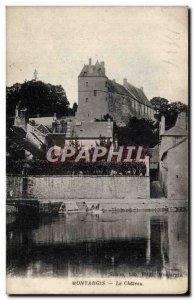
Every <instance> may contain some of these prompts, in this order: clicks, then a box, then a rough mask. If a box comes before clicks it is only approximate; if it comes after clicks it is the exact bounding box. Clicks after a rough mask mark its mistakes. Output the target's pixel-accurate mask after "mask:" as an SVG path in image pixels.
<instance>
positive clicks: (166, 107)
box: [150, 97, 188, 129]
mask: <svg viewBox="0 0 194 300" xmlns="http://www.w3.org/2000/svg"><path fill="white" fill-rule="evenodd" d="M150 102H151V104H152V105H153V106H154V108H155V109H156V114H155V118H156V119H157V120H158V121H159V122H160V120H161V116H165V121H166V129H170V128H171V127H173V126H174V125H175V123H176V120H177V116H178V114H179V113H180V112H186V113H188V106H187V105H186V104H184V103H182V102H180V101H177V102H171V103H170V102H169V101H168V100H167V99H165V98H161V97H154V98H153V99H152V100H151V101H150Z"/></svg>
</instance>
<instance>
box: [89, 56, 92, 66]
mask: <svg viewBox="0 0 194 300" xmlns="http://www.w3.org/2000/svg"><path fill="white" fill-rule="evenodd" d="M91 65H92V59H91V58H89V66H90V67H91Z"/></svg>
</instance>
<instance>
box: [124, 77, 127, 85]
mask: <svg viewBox="0 0 194 300" xmlns="http://www.w3.org/2000/svg"><path fill="white" fill-rule="evenodd" d="M123 85H124V87H125V86H126V85H127V78H124V79H123Z"/></svg>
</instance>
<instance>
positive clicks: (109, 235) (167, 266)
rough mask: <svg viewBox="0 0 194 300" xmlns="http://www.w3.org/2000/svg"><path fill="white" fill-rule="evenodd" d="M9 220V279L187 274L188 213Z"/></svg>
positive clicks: (77, 215) (71, 216)
mask: <svg viewBox="0 0 194 300" xmlns="http://www.w3.org/2000/svg"><path fill="white" fill-rule="evenodd" d="M9 218H10V217H9V216H8V217H7V273H8V274H9V275H20V276H27V275H28V276H92V275H93V276H149V277H150V276H151V277H153V276H159V277H162V276H165V277H172V276H182V275H186V274H187V214H186V213H183V212H181V213H177V212H176V213H165V214H164V213H151V212H138V213H125V212H120V213H119V212H117V213H112V212H105V213H103V214H102V215H98V216H95V215H90V214H82V213H80V214H71V215H65V216H57V217H42V218H39V219H38V218H37V219H35V220H34V219H31V220H29V219H28V220H25V219H21V218H16V217H14V218H13V216H12V217H11V218H10V219H9Z"/></svg>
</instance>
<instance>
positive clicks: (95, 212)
mask: <svg viewBox="0 0 194 300" xmlns="http://www.w3.org/2000/svg"><path fill="white" fill-rule="evenodd" d="M87 212H88V213H91V214H92V215H101V214H102V213H103V210H102V209H100V203H98V204H97V205H96V206H94V204H93V205H92V206H91V208H90V209H88V210H87Z"/></svg>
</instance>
